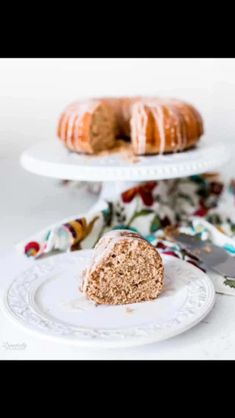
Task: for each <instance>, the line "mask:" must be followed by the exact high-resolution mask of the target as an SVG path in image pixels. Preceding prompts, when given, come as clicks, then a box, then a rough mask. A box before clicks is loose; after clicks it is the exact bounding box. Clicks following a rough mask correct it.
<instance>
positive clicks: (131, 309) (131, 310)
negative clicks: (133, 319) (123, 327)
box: [126, 306, 134, 314]
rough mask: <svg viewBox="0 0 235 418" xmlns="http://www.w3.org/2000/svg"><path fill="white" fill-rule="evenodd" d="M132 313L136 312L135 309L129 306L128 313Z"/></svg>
mask: <svg viewBox="0 0 235 418" xmlns="http://www.w3.org/2000/svg"><path fill="white" fill-rule="evenodd" d="M132 312H134V309H133V308H130V307H129V306H127V308H126V313H128V314H130V313H132Z"/></svg>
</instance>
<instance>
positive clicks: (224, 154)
mask: <svg viewBox="0 0 235 418" xmlns="http://www.w3.org/2000/svg"><path fill="white" fill-rule="evenodd" d="M230 154H231V153H230V152H229V150H228V147H227V146H224V145H223V144H222V143H215V144H207V143H206V141H205V140H204V141H202V142H201V143H200V144H199V145H198V146H197V147H196V148H194V149H192V150H188V151H185V152H181V153H175V154H168V155H154V156H143V157H138V158H137V159H136V161H135V160H134V161H132V160H131V159H130V157H128V154H126V155H122V154H120V153H116V154H111V155H108V156H89V155H81V154H77V153H73V152H70V151H69V150H67V149H66V148H65V147H64V145H63V144H62V143H60V142H59V141H58V139H54V140H48V141H43V142H40V143H38V144H36V145H34V146H33V147H32V148H30V149H28V150H26V151H24V152H23V154H22V155H21V164H22V166H23V167H24V168H25V169H26V170H28V171H30V172H32V173H35V174H39V175H42V176H48V177H54V178H59V179H67V180H80V181H93V182H94V181H95V182H96V181H101V182H103V187H102V192H101V196H100V197H101V199H102V200H103V199H114V198H115V196H117V195H118V194H119V193H120V192H121V191H123V190H125V189H128V188H129V187H131V186H133V185H134V184H136V182H140V181H146V180H161V179H172V178H177V177H185V176H189V175H193V174H200V173H205V172H207V171H213V170H215V169H217V168H218V167H220V166H222V165H223V164H225V163H226V162H227V161H228V160H229V159H230Z"/></svg>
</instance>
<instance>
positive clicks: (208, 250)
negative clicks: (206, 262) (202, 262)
mask: <svg viewBox="0 0 235 418" xmlns="http://www.w3.org/2000/svg"><path fill="white" fill-rule="evenodd" d="M203 250H204V251H205V253H208V254H209V253H211V247H209V245H206V246H205V247H204V248H203Z"/></svg>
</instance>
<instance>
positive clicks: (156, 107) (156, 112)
mask: <svg viewBox="0 0 235 418" xmlns="http://www.w3.org/2000/svg"><path fill="white" fill-rule="evenodd" d="M148 105H149V106H150V108H151V111H152V115H153V117H154V120H155V123H156V125H157V128H158V133H159V138H160V144H159V154H163V153H164V151H165V147H166V134H165V127H164V113H163V105H162V104H161V103H150V104H148Z"/></svg>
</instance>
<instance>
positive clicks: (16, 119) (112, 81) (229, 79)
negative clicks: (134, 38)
mask: <svg viewBox="0 0 235 418" xmlns="http://www.w3.org/2000/svg"><path fill="white" fill-rule="evenodd" d="M135 94H137V95H141V94H143V95H148V94H150V95H166V96H175V97H178V98H182V99H185V100H188V101H190V102H192V103H193V104H195V106H196V107H197V108H198V109H199V110H200V112H201V113H202V115H203V118H204V120H205V128H206V139H207V141H216V140H220V141H221V140H222V141H226V142H228V143H232V142H234V133H235V60H234V59H227V60H223V59H221V60H218V59H66V60H65V59H30V60H29V59H22V60H20V59H12V60H9V59H5V60H4V59H1V60H0V193H1V194H0V251H2V252H5V251H6V250H7V249H10V248H12V246H13V244H15V243H17V242H18V241H19V240H21V239H24V238H26V237H27V236H28V235H30V234H32V233H34V232H35V231H38V230H40V229H41V228H43V227H46V226H47V225H49V224H50V223H52V222H55V221H57V220H60V219H61V218H63V217H65V216H69V215H70V214H74V213H79V212H81V211H84V210H86V209H88V208H89V207H90V205H91V204H92V202H93V201H94V200H95V196H92V195H90V196H89V198H87V197H85V193H83V192H80V191H79V190H77V189H64V188H61V187H60V186H59V185H58V182H57V181H56V180H53V179H47V178H41V177H38V176H35V175H32V174H30V173H26V172H25V171H24V170H23V169H22V168H21V167H20V166H19V155H20V153H21V152H22V150H24V149H25V148H26V147H28V146H29V145H31V144H33V143H35V142H37V141H40V140H42V139H48V140H50V139H51V138H52V137H53V136H54V135H55V131H56V123H57V118H58V116H59V114H60V112H61V110H63V108H64V106H65V105H67V103H69V102H70V101H73V100H75V99H77V98H79V97H86V96H103V95H111V96H112V95H117V96H121V95H135ZM227 169H229V170H230V172H231V173H233V171H234V170H233V161H232V162H231V163H230V165H229V166H228V167H227ZM0 273H1V261H0ZM1 280H4V277H3V274H0V287H1ZM221 300H222V299H221ZM230 300H231V299H230ZM232 302H234V300H233V299H232ZM220 303H222V305H220V306H222V308H221V309H222V311H221V312H220V311H219V310H217V311H215V314H214V315H215V317H216V318H217V319H216V320H217V321H218V320H219V315H220V314H221V315H225V317H223V318H224V320H225V318H227V320H228V321H229V317H230V315H232V314H231V307H232V306H233V304H232V303H230V302H227V303H225V302H224V301H223V302H220ZM223 304H224V305H223ZM217 309H219V308H217ZM234 314H235V312H234ZM214 320H215V319H213V321H214ZM202 326H203V325H202ZM196 328H197V330H195V331H191V332H192V333H194V332H195V334H191V337H190V338H189V337H187V336H186V337H183V336H182V337H177V340H176V339H174V340H172V341H175V342H176V343H175V344H176V347H178V351H177V349H176V350H175V349H174V343H172V342H168V343H166V346H162V345H161V347H165V348H162V349H161V348H160V349H157V348H155V349H152V351H151V349H150V348H148V349H147V348H146V349H143V351H142V352H141V351H138V350H140V349H138V350H137V351H135V353H136V354H135V358H138V356H139V357H141V358H145V354H144V353H148V355H147V356H149V358H184V357H185V358H189V357H190V353H188V352H186V351H185V350H184V346H185V345H184V339H182V338H186V340H187V344H188V345H190V344H191V348H190V350H191V353H192V356H193V358H210V353H213V354H212V355H211V356H212V358H217V357H218V358H222V357H225V358H226V356H227V357H229V355H230V356H232V353H234V356H235V335H234V340H233V341H234V342H231V340H229V338H230V337H229V335H231V332H230V331H228V330H227V331H226V329H225V331H224V332H225V334H226V333H227V334H226V336H225V337H223V339H222V340H218V339H217V334H216V332H217V331H216V330H217V326H216V323H215V322H213V324H212V330H214V331H211V332H212V336H210V335H207V334H205V335H206V337H205V338H204V340H205V345H204V346H203V341H202V344H201V345H200V344H197V342H196V341H197V338H198V337H200V336H201V337H202V336H203V335H204V334H203V332H204V333H205V332H206V331H205V327H204V329H202V330H201V332H198V327H196ZM0 329H1V333H0V357H1V356H2V357H4V356H5V357H6V358H17V356H18V358H19V357H20V356H22V357H31V358H37V357H40V356H41V358H42V357H43V353H44V356H46V355H47V354H46V353H48V356H49V353H50V356H51V357H53V356H55V357H56V358H58V357H61V356H63V358H65V357H66V350H65V349H64V348H63V347H58V345H57V346H56V347H55V346H53V345H47V346H45V342H43V341H39V340H38V339H34V337H29V336H28V334H27V336H26V335H24V331H22V330H19V329H18V328H16V327H14V326H13V325H10V324H9V323H8V322H7V320H6V319H5V318H3V316H1V313H0ZM187 335H189V333H187ZM194 335H195V336H196V337H197V338H196V337H195V338H194ZM211 339H212V341H213V348H212V346H210V340H211ZM186 340H185V341H186ZM2 341H3V342H7V341H8V342H9V343H13V344H14V343H22V342H24V341H26V342H27V347H28V348H27V350H26V351H25V352H24V353H20V352H19V353H15V352H9V350H8V351H6V350H5V351H4V349H3V348H1V344H2ZM177 341H178V343H177ZM177 344H178V346H177ZM226 347H227V350H229V351H228V352H227V354H226V350H225V349H226ZM228 347H229V348H228ZM144 350H146V351H144ZM211 350H212V351H211ZM68 352H70V353H71V350H70V351H68ZM138 353H139V354H138ZM87 355H88V354H87ZM128 355H129V356H131V355H132V354H131V353H130V352H129V354H128ZM133 355H134V354H133ZM68 356H69V354H68ZM76 356H77V357H79V358H82V357H83V356H85V354H84V355H83V354H82V353H81V352H80V353H74V352H73V357H76ZM99 356H100V357H102V356H103V358H104V357H105V354H102V355H98V354H97V353H96V354H94V356H93V357H99ZM108 356H109V358H110V356H111V357H112V355H110V353H109V355H108ZM116 356H117V354H116ZM90 357H92V355H90ZM124 357H125V354H123V353H122V354H120V358H124Z"/></svg>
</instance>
